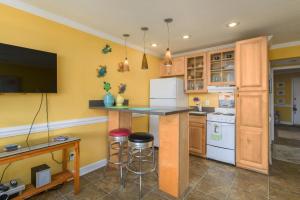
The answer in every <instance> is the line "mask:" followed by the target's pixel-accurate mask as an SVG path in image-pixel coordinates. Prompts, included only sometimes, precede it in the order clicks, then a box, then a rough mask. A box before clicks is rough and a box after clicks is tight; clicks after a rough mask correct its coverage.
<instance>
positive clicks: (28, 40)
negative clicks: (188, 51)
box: [0, 4, 160, 182]
mask: <svg viewBox="0 0 300 200" xmlns="http://www.w3.org/2000/svg"><path fill="white" fill-rule="evenodd" d="M0 27H1V31H0V42H1V43H7V44H13V45H17V46H24V47H28V48H33V49H39V50H43V51H50V52H55V53H57V55H58V93H57V94H49V118H50V121H59V120H68V119H80V118H85V117H95V116H103V115H106V112H103V111H99V110H90V109H88V100H90V99H101V98H102V97H103V95H104V90H103V81H109V82H110V83H111V85H112V88H113V89H112V93H113V94H116V93H117V86H118V85H119V83H121V82H122V83H126V84H127V91H126V92H125V95H124V96H125V98H128V99H129V100H130V104H136V105H137V104H138V105H146V104H148V94H149V91H148V90H149V79H152V78H157V77H158V76H159V62H160V60H159V59H158V58H156V57H153V56H148V62H149V70H144V71H143V70H141V62H142V53H141V52H138V51H136V50H133V49H129V50H128V58H129V62H130V67H131V71H130V72H125V73H120V72H117V66H118V63H119V62H120V61H122V60H123V59H124V48H123V46H122V45H119V44H116V43H113V42H110V41H107V40H104V39H100V38H98V37H95V36H92V35H90V34H86V33H84V32H81V31H78V30H75V29H72V28H69V27H67V26H64V25H61V24H58V23H55V22H52V21H49V20H46V19H43V18H40V17H37V16H34V15H31V14H28V13H25V12H23V11H19V10H16V9H14V8H11V7H8V6H4V5H2V4H0ZM120 31H121V30H120ZM120 34H122V32H120ZM105 44H110V45H111V47H112V53H110V54H108V55H103V54H102V53H101V49H102V48H103V47H104V46H105ZM99 64H106V65H107V66H108V68H107V70H108V73H107V76H106V77H105V78H101V79H98V78H96V68H97V66H98V65H99ZM39 101H40V94H4V95H0V128H4V127H12V126H18V125H28V124H30V123H31V121H32V119H33V117H34V114H35V112H36V110H37V108H38V104H39ZM41 122H45V107H43V108H42V111H41V113H40V115H39V116H38V118H37V121H36V123H41ZM146 124H147V118H136V119H134V122H133V129H134V130H145V129H147V125H146ZM61 134H64V135H74V136H77V137H80V138H82V142H81V163H80V164H81V166H85V165H87V164H90V163H93V162H96V161H99V160H102V159H105V157H106V153H105V152H106V150H105V149H106V145H105V142H106V124H105V123H102V124H93V125H87V126H81V127H73V128H67V129H62V130H56V131H51V135H61ZM40 137H46V134H45V133H40V134H33V135H32V136H31V137H30V138H31V139H32V140H33V139H35V138H40ZM24 139H25V136H16V137H10V138H1V139H0V146H3V145H5V144H9V143H18V142H21V141H24ZM56 156H57V158H59V155H58V154H56ZM42 163H48V164H49V165H51V167H52V169H53V172H56V171H58V170H59V166H58V165H57V164H55V163H53V161H52V160H51V159H50V156H49V155H46V156H41V157H38V158H33V159H30V160H25V161H19V162H16V163H14V164H13V165H12V166H11V167H10V168H9V169H8V171H7V174H6V175H5V177H4V180H8V179H11V178H16V177H21V178H22V179H23V180H24V181H26V182H28V181H29V176H30V167H32V166H35V165H38V164H42ZM2 169H3V166H0V173H1V172H2ZM20 169H21V170H20Z"/></svg>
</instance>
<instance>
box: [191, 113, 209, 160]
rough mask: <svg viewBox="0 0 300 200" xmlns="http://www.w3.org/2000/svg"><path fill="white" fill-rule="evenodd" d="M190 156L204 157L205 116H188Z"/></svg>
mask: <svg viewBox="0 0 300 200" xmlns="http://www.w3.org/2000/svg"><path fill="white" fill-rule="evenodd" d="M189 134H190V139H189V140H190V154H192V155H196V156H201V157H206V116H196V115H190V121H189Z"/></svg>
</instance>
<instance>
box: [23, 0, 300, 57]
mask: <svg viewBox="0 0 300 200" xmlns="http://www.w3.org/2000/svg"><path fill="white" fill-rule="evenodd" d="M20 1H21V2H23V3H27V4H30V5H32V6H35V7H38V8H40V9H43V10H46V11H49V12H51V13H53V14H56V15H59V16H62V17H65V18H68V19H70V20H73V21H76V22H78V23H80V24H83V25H85V26H88V27H90V28H92V29H95V30H97V31H102V32H104V33H107V34H109V35H112V36H113V37H117V38H122V34H123V33H129V34H131V37H130V38H129V40H128V42H130V43H131V44H134V45H138V46H142V45H143V40H142V38H143V33H142V32H141V30H140V27H141V26H148V27H149V29H150V30H149V32H148V37H147V38H148V39H147V40H148V41H147V48H148V49H151V50H153V51H156V53H160V54H161V53H163V51H164V50H165V48H166V46H167V42H166V41H167V28H166V25H165V24H164V22H163V19H164V18H167V17H172V18H173V19H174V22H173V23H172V24H171V25H170V30H171V50H173V52H176V53H180V52H184V51H190V50H195V49H200V48H207V47H211V46H216V45H222V44H226V43H230V42H233V41H236V40H239V39H245V38H250V37H255V36H260V35H273V39H272V44H278V43H285V42H290V41H296V40H300V0H63V1H61V0H42V1H41V0H20ZM232 20H235V21H238V22H240V25H239V26H237V27H236V28H233V29H229V28H227V27H226V24H227V23H228V22H230V21H232ZM183 34H190V35H191V39H189V40H183V39H182V38H181V37H182V35H183ZM152 42H155V43H157V44H158V45H159V46H158V47H157V48H152V47H151V43H152Z"/></svg>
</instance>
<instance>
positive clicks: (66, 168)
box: [62, 149, 69, 172]
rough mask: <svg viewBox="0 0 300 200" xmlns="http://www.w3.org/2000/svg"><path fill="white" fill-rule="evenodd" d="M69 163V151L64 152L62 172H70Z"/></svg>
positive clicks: (64, 150)
mask: <svg viewBox="0 0 300 200" xmlns="http://www.w3.org/2000/svg"><path fill="white" fill-rule="evenodd" d="M68 161H69V150H68V149H63V150H62V171H63V172H65V171H67V170H68Z"/></svg>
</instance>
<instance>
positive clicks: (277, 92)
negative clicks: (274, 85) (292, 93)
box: [276, 89, 285, 96]
mask: <svg viewBox="0 0 300 200" xmlns="http://www.w3.org/2000/svg"><path fill="white" fill-rule="evenodd" d="M276 95H277V96H285V90H283V89H281V90H277V91H276Z"/></svg>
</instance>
